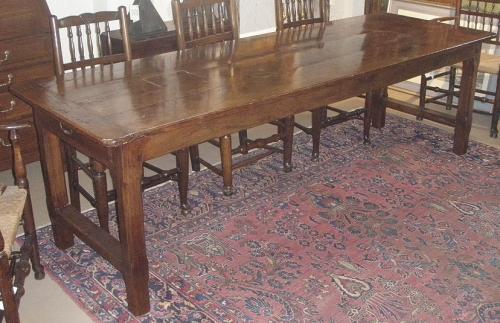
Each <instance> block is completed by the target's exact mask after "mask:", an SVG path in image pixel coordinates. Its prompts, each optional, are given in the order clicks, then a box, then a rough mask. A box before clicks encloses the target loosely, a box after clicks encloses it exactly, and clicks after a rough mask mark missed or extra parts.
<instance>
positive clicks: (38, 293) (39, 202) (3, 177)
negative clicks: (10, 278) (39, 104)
mask: <svg viewBox="0 0 500 323" xmlns="http://www.w3.org/2000/svg"><path fill="white" fill-rule="evenodd" d="M390 95H391V96H394V97H397V98H398V99H399V100H404V101H408V102H415V101H416V98H415V97H414V96H412V95H409V94H406V93H404V92H399V91H397V92H394V91H392V92H391V93H390ZM362 104H363V101H362V100H361V99H351V100H347V101H344V102H340V103H338V104H336V106H339V107H346V108H353V107H358V106H361V105H362ZM389 111H390V112H391V113H394V114H397V115H400V116H403V117H407V118H410V119H412V120H414V117H413V116H408V115H403V114H401V113H398V112H394V111H391V110H389ZM297 120H300V121H301V122H304V123H308V122H310V114H309V113H305V114H302V115H299V116H297ZM424 123H426V124H430V125H433V126H437V127H439V128H443V129H444V130H446V131H450V132H451V131H452V129H451V128H449V127H445V126H442V125H438V124H435V123H433V122H428V121H424ZM489 123H490V118H489V117H487V116H482V115H474V120H473V129H472V133H471V139H472V140H476V141H479V142H482V143H484V144H487V145H490V146H494V147H497V148H498V149H500V138H499V139H493V138H490V137H489V126H490V124H489ZM273 129H274V128H273V127H270V126H262V127H258V128H255V129H252V130H251V131H250V136H252V134H254V135H259V136H262V135H266V134H267V133H269V132H270V131H273ZM201 153H202V154H203V156H205V157H207V159H208V160H209V161H210V162H217V161H218V160H219V151H218V150H217V149H214V148H213V147H212V146H210V145H202V146H201ZM157 162H158V163H160V164H164V165H166V166H168V164H170V165H172V164H171V163H173V162H174V160H173V159H171V158H169V157H168V158H165V159H160V160H158V161H157ZM28 173H29V180H30V185H31V190H32V199H33V207H34V212H35V221H36V224H37V226H38V227H42V226H45V225H48V224H49V219H48V215H47V209H46V206H45V191H44V188H43V182H42V175H41V171H40V165H39V163H32V164H30V165H29V166H28ZM10 181H11V174H10V172H9V171H5V172H1V173H0V182H6V183H9V182H10ZM84 184H85V185H89V184H90V183H84ZM82 202H83V199H82ZM83 207H84V208H90V206H89V205H88V204H87V205H84V206H83ZM69 318H71V319H70V320H69ZM21 320H22V322H37V323H43V322H50V323H59V322H61V323H67V322H72V323H83V322H92V321H91V320H90V318H89V317H88V316H87V314H86V313H85V312H84V311H82V310H81V309H80V308H79V307H78V306H77V305H76V304H75V303H74V302H73V301H72V300H71V299H70V298H68V296H67V294H66V293H64V291H63V290H62V289H61V288H60V287H59V286H58V285H57V284H56V283H55V282H54V281H53V280H52V279H51V278H50V276H49V275H47V276H46V278H45V279H44V280H42V281H35V280H34V279H32V278H31V279H29V280H28V281H27V283H26V295H25V296H24V298H23V300H22V304H21Z"/></svg>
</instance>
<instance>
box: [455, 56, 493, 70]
mask: <svg viewBox="0 0 500 323" xmlns="http://www.w3.org/2000/svg"><path fill="white" fill-rule="evenodd" d="M499 65H500V56H499V55H489V54H484V53H482V54H481V59H480V61H479V67H478V71H479V72H480V73H488V74H495V75H496V74H498V66H499ZM453 67H456V68H462V63H458V64H455V65H453Z"/></svg>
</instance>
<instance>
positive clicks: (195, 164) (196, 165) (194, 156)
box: [189, 145, 201, 172]
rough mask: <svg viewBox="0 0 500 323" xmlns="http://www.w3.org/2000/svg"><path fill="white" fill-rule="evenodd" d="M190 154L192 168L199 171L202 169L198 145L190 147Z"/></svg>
mask: <svg viewBox="0 0 500 323" xmlns="http://www.w3.org/2000/svg"><path fill="white" fill-rule="evenodd" d="M189 155H190V156H191V168H192V169H193V171H195V172H199V171H200V169H201V164H200V149H199V148H198V145H194V146H191V147H189Z"/></svg>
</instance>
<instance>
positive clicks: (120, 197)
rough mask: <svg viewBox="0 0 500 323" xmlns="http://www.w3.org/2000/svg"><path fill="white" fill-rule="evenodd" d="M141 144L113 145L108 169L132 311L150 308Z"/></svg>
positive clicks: (125, 279)
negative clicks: (110, 175) (113, 185)
mask: <svg viewBox="0 0 500 323" xmlns="http://www.w3.org/2000/svg"><path fill="white" fill-rule="evenodd" d="M142 146H143V145H142V141H140V140H137V141H134V142H130V143H127V144H125V145H123V146H121V147H118V148H116V150H115V151H114V152H113V162H114V163H113V169H110V171H111V174H112V176H113V180H114V184H115V188H116V197H117V199H116V203H117V209H118V214H117V215H118V219H119V223H120V226H119V237H120V244H121V250H122V251H121V252H122V259H123V267H122V274H123V279H124V281H125V286H126V289H127V302H128V308H129V310H130V311H131V312H132V313H133V314H134V315H141V314H145V313H147V312H149V290H148V282H149V271H148V259H147V257H146V242H145V236H144V211H143V201H142V190H141V180H142V172H143V168H142V163H143V158H142Z"/></svg>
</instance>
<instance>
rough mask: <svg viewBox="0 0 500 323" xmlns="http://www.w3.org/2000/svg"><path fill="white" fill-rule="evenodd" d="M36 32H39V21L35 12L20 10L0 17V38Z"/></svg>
mask: <svg viewBox="0 0 500 323" xmlns="http://www.w3.org/2000/svg"><path fill="white" fill-rule="evenodd" d="M0 9H1V8H0ZM47 19H48V18H47ZM37 33H40V23H39V20H38V17H37V16H36V14H35V12H32V11H20V12H17V13H16V14H13V15H5V16H1V17H0V39H11V38H16V37H22V36H29V35H33V34H37Z"/></svg>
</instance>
